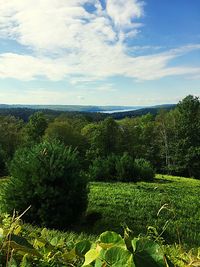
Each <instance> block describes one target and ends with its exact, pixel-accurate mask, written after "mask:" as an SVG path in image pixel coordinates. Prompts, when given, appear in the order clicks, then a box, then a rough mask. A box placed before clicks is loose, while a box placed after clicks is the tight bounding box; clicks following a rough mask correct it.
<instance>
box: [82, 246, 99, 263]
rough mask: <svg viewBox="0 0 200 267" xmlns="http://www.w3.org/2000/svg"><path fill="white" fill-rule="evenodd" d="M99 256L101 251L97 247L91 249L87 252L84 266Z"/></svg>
mask: <svg viewBox="0 0 200 267" xmlns="http://www.w3.org/2000/svg"><path fill="white" fill-rule="evenodd" d="M98 256H99V252H98V251H97V250H96V249H90V250H89V251H88V252H87V253H86V254H85V262H84V264H83V266H86V265H89V264H90V263H92V262H93V261H95V260H96V259H97V258H98Z"/></svg>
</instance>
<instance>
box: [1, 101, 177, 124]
mask: <svg viewBox="0 0 200 267" xmlns="http://www.w3.org/2000/svg"><path fill="white" fill-rule="evenodd" d="M175 106H176V105H173V104H171V105H170V104H169V105H158V106H153V107H146V108H139V107H138V108H139V109H136V110H132V111H125V112H123V111H120V112H113V110H119V109H120V107H117V106H116V107H104V110H103V109H102V110H101V111H100V107H95V106H93V107H91V109H87V108H86V107H84V108H85V111H83V110H82V111H80V110H81V108H80V106H73V108H74V111H72V110H69V111H66V110H65V109H63V110H62V108H61V107H62V106H58V108H56V106H54V108H53V109H52V108H51V107H53V106H42V107H41V106H39V105H38V106H29V107H28V106H27V107H24V106H14V105H4V104H0V115H4V116H5V115H12V116H15V117H17V118H20V119H23V120H24V121H28V118H29V116H30V115H32V114H33V113H35V112H37V111H42V112H43V113H44V114H46V115H49V116H53V117H54V116H59V115H60V114H67V115H68V116H69V117H73V116H79V115H83V116H85V117H86V118H88V120H89V121H90V120H91V121H99V120H103V119H105V118H106V117H113V118H114V119H123V118H125V117H137V116H142V115H145V114H147V113H151V114H152V115H156V114H157V113H158V112H159V110H161V109H166V110H168V111H169V110H171V109H173V108H175ZM36 107H37V108H36ZM75 107H76V108H75ZM109 108H110V111H111V110H112V112H113V113H106V112H105V110H107V111H108V110H109ZM121 108H122V107H121ZM123 108H124V107H123ZM126 108H127V107H126ZM135 108H136V107H135ZM75 109H77V110H76V111H75ZM92 109H93V111H92ZM98 109H99V110H98Z"/></svg>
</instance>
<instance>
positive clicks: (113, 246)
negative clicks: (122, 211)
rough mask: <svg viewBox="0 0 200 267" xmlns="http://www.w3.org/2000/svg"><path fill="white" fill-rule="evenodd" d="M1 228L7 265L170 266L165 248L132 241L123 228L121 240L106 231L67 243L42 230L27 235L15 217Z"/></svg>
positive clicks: (0, 255) (146, 240)
mask: <svg viewBox="0 0 200 267" xmlns="http://www.w3.org/2000/svg"><path fill="white" fill-rule="evenodd" d="M0 226H1V228H0V246H1V250H0V258H1V263H2V264H4V265H6V266H10V265H11V266H16V267H17V266H99V267H103V266H105V267H109V266H113V267H119V266H127V267H142V266H149V267H166V266H171V267H173V266H174V264H173V263H172V262H171V261H170V260H169V257H168V256H166V255H165V252H164V247H163V246H162V245H159V244H158V243H156V242H155V241H154V240H151V239H150V237H148V236H146V237H138V238H135V237H133V235H132V232H131V231H130V230H129V229H128V228H126V229H125V232H124V238H122V236H120V235H119V234H117V233H115V232H112V231H106V232H104V233H102V234H101V235H100V237H99V238H98V240H97V241H96V242H93V243H92V242H91V241H89V240H87V239H85V240H79V241H78V240H77V241H76V242H71V244H69V243H67V241H66V238H63V237H61V238H58V235H54V236H53V237H51V238H50V236H49V231H48V230H47V229H46V228H44V229H43V230H42V231H40V232H39V233H37V232H35V231H34V232H31V233H30V232H27V231H25V230H24V226H23V225H22V223H21V215H20V216H18V217H14V216H13V217H12V218H11V217H8V216H5V217H4V218H3V219H2V222H1V225H0Z"/></svg>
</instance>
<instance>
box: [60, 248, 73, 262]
mask: <svg viewBox="0 0 200 267" xmlns="http://www.w3.org/2000/svg"><path fill="white" fill-rule="evenodd" d="M62 257H63V259H64V260H65V261H66V262H69V261H73V260H74V259H75V258H76V252H75V249H74V248H73V249H72V250H71V251H69V252H65V253H64V254H62Z"/></svg>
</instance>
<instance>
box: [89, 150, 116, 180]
mask: <svg viewBox="0 0 200 267" xmlns="http://www.w3.org/2000/svg"><path fill="white" fill-rule="evenodd" d="M116 160H117V156H116V155H114V154H111V155H110V156H108V157H107V158H100V157H99V158H96V159H95V160H94V161H93V162H92V164H91V165H90V167H89V176H90V179H91V180H93V181H113V180H116V176H117V171H116Z"/></svg>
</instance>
